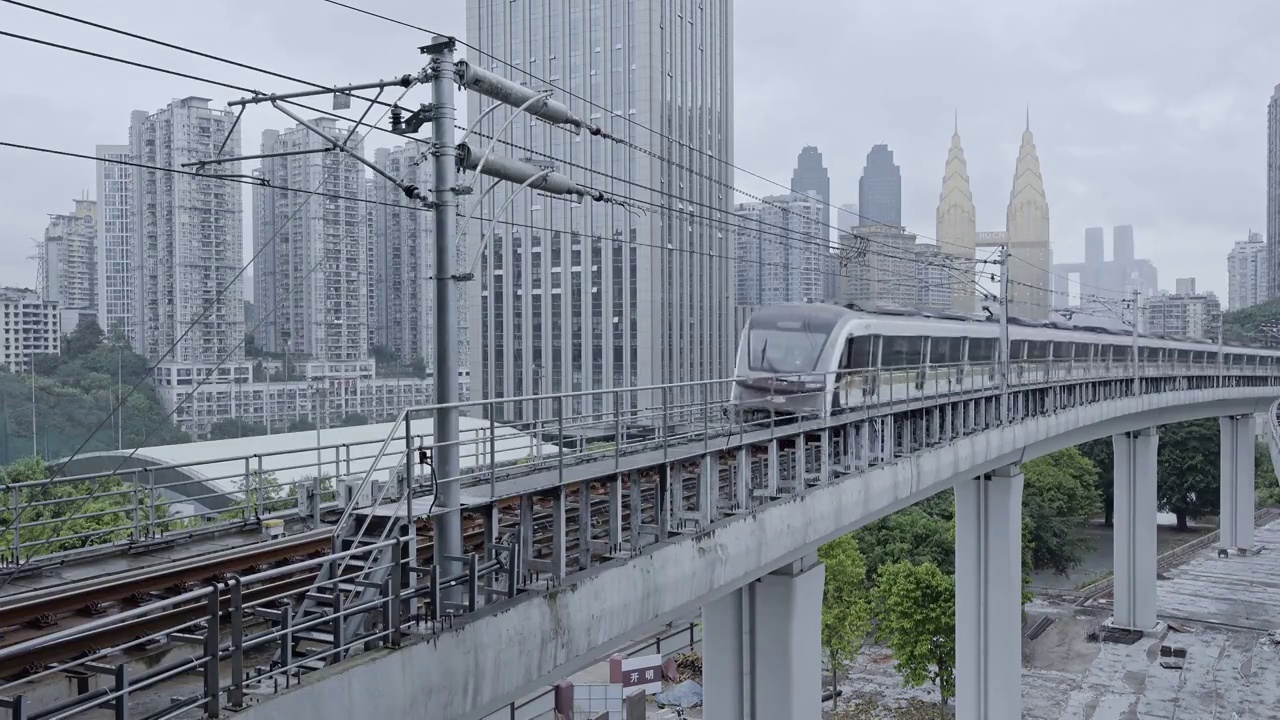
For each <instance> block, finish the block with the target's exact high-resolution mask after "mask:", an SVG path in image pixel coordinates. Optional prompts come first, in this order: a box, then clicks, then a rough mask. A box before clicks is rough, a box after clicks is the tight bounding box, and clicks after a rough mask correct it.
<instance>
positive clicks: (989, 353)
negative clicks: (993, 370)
mask: <svg viewBox="0 0 1280 720" xmlns="http://www.w3.org/2000/svg"><path fill="white" fill-rule="evenodd" d="M995 359H996V339H995V338H970V339H969V362H971V363H989V362H993V361H995Z"/></svg>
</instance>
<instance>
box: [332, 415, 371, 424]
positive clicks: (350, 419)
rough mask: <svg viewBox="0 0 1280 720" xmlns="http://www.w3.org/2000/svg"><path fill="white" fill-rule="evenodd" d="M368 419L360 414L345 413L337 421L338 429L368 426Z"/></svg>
mask: <svg viewBox="0 0 1280 720" xmlns="http://www.w3.org/2000/svg"><path fill="white" fill-rule="evenodd" d="M368 424H369V418H367V417H365V416H364V415H361V414H360V413H347V414H346V415H343V416H342V419H341V420H339V421H338V427H359V426H360V425H368Z"/></svg>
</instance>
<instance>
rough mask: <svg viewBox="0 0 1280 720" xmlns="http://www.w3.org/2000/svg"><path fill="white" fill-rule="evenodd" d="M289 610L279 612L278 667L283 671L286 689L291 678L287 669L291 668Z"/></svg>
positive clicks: (290, 617) (291, 639) (291, 641)
mask: <svg viewBox="0 0 1280 720" xmlns="http://www.w3.org/2000/svg"><path fill="white" fill-rule="evenodd" d="M289 610H290V609H289V608H287V607H286V608H284V609H283V610H281V611H280V667H281V668H282V669H283V670H284V686H285V687H286V688H287V687H289V684H290V682H291V678H292V677H293V672H292V671H291V670H290V669H289V668H291V667H293V630H292V626H293V614H292V613H290V612H289Z"/></svg>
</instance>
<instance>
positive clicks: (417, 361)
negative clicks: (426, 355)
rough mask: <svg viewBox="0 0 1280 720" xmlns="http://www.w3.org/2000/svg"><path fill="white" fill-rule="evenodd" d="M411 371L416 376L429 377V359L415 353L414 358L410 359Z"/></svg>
mask: <svg viewBox="0 0 1280 720" xmlns="http://www.w3.org/2000/svg"><path fill="white" fill-rule="evenodd" d="M409 371H410V372H412V373H413V376H414V377H416V378H426V377H427V361H426V360H424V359H423V358H422V356H421V355H415V356H414V357H413V360H411V361H409Z"/></svg>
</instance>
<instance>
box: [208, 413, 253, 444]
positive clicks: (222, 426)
mask: <svg viewBox="0 0 1280 720" xmlns="http://www.w3.org/2000/svg"><path fill="white" fill-rule="evenodd" d="M266 434H267V426H266V425H263V424H261V423H252V422H244V421H243V420H237V419H236V418H222V419H220V420H218V421H217V422H215V423H213V425H212V426H210V427H209V438H208V439H210V440H231V439H234V438H244V437H257V436H258V435H266Z"/></svg>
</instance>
